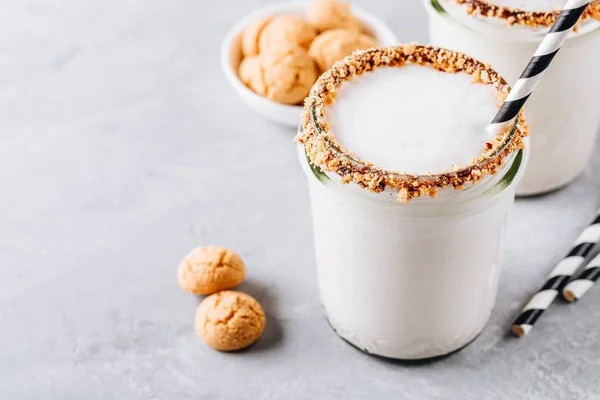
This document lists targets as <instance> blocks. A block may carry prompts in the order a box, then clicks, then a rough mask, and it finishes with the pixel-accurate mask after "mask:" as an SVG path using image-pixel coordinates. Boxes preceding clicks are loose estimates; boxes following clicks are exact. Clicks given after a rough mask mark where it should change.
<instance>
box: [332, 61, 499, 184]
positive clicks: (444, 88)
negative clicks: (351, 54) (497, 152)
mask: <svg viewBox="0 0 600 400" xmlns="http://www.w3.org/2000/svg"><path fill="white" fill-rule="evenodd" d="M471 80H472V78H471V76H470V75H469V74H465V73H463V74H446V73H440V72H438V71H436V70H434V69H433V68H429V67H423V66H418V65H406V66H404V67H402V68H394V67H382V68H380V69H378V70H377V71H375V72H373V73H370V74H364V75H361V76H360V79H356V80H353V81H350V82H347V83H345V84H344V85H342V86H341V88H340V89H339V93H338V98H337V99H336V101H335V102H334V103H333V104H332V105H331V106H330V108H329V111H328V121H329V123H330V128H331V130H332V132H335V135H336V137H337V138H338V140H339V141H340V143H341V144H342V145H343V146H345V147H346V148H349V149H351V150H352V151H353V152H354V153H355V154H357V155H358V156H359V157H360V158H361V159H364V160H368V161H369V162H372V163H373V164H375V165H377V166H379V167H382V168H385V169H388V170H397V171H401V172H410V173H413V174H427V173H434V172H442V171H444V170H447V169H451V168H452V167H453V165H454V164H459V165H467V164H469V163H470V162H471V160H472V159H473V158H475V157H477V156H479V154H481V151H482V149H483V146H484V144H485V143H486V142H487V141H489V140H491V139H493V136H490V134H489V133H487V131H486V126H487V124H488V123H489V122H490V121H491V120H492V119H493V118H494V115H495V114H496V112H497V111H498V107H497V105H498V104H499V102H500V100H499V98H498V96H497V94H496V91H495V89H494V88H493V87H492V86H490V85H483V84H474V83H471ZM432 97H435V98H437V99H438V100H439V101H437V102H432V101H431V100H432ZM424 104H430V105H431V107H424V106H423V105H424ZM400 116H401V118H399V117H400ZM434 116H435V117H434ZM424 125H425V126H424ZM366 133H368V134H366ZM423 153H429V154H430V155H431V156H430V157H423Z"/></svg>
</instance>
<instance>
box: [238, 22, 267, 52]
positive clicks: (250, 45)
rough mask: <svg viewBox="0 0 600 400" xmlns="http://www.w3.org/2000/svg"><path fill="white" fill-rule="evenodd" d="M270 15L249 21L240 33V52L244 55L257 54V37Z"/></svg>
mask: <svg viewBox="0 0 600 400" xmlns="http://www.w3.org/2000/svg"><path fill="white" fill-rule="evenodd" d="M271 19H273V18H272V17H266V18H261V19H259V20H256V21H254V22H253V23H251V24H250V25H249V26H248V27H247V28H246V29H245V30H244V33H242V53H243V54H244V56H246V57H248V56H255V55H257V54H258V38H260V34H261V33H262V31H263V29H264V28H265V26H267V24H268V23H269V22H271Z"/></svg>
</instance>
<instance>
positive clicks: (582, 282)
mask: <svg viewBox="0 0 600 400" xmlns="http://www.w3.org/2000/svg"><path fill="white" fill-rule="evenodd" d="M598 278H600V254H598V255H597V256H596V258H594V259H593V260H592V261H590V263H589V264H588V265H586V267H585V268H584V270H583V271H582V272H581V274H580V275H579V276H578V277H577V278H575V279H573V280H572V281H571V282H569V283H568V284H567V286H565V288H564V289H563V297H564V298H565V300H567V301H568V302H573V301H575V300H579V299H580V298H581V297H583V295H584V294H585V292H587V291H588V290H590V288H591V287H592V286H593V285H594V282H596V281H597V280H598Z"/></svg>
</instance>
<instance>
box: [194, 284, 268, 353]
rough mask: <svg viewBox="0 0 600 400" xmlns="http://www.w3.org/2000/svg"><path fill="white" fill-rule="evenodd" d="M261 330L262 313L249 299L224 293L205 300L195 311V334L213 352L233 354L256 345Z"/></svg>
mask: <svg viewBox="0 0 600 400" xmlns="http://www.w3.org/2000/svg"><path fill="white" fill-rule="evenodd" d="M264 328H265V312H264V311H263V309H262V307H261V305H260V304H259V303H258V302H257V301H256V300H254V298H252V297H251V296H249V295H247V294H245V293H242V292H236V291H230V290H227V291H224V292H219V293H215V294H213V295H211V296H208V297H207V298H206V299H204V300H203V301H202V303H200V305H199V306H198V310H197V311H196V332H197V333H198V335H199V336H200V337H201V338H202V340H204V342H206V344H208V345H209V346H210V347H212V348H213V349H215V350H221V351H235V350H240V349H243V348H245V347H248V346H250V345H251V344H252V343H254V342H256V341H257V340H258V338H259V337H260V335H261V334H262V332H263V330H264Z"/></svg>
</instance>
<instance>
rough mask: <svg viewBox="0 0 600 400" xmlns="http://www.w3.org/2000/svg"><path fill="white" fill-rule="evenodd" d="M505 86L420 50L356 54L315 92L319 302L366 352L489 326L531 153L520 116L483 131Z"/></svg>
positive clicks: (308, 155) (422, 352) (441, 343)
mask: <svg viewBox="0 0 600 400" xmlns="http://www.w3.org/2000/svg"><path fill="white" fill-rule="evenodd" d="M507 90H508V86H507V85H506V83H505V82H504V81H503V80H502V79H501V78H500V77H499V76H498V74H497V73H496V72H495V71H493V70H491V69H490V68H488V67H486V66H485V65H484V64H482V63H479V62H477V61H475V60H473V59H471V58H469V57H466V56H464V55H462V54H459V53H453V52H450V51H445V50H441V49H437V48H433V47H424V46H417V45H406V46H399V47H395V48H385V49H371V50H367V51H362V52H357V53H355V54H354V55H353V56H351V57H349V58H346V59H345V60H343V61H342V62H340V63H337V64H336V65H335V66H334V67H333V68H332V69H331V70H329V71H327V72H326V73H325V74H323V75H322V76H321V77H320V78H319V80H318V81H317V83H316V84H315V86H314V87H313V89H312V91H311V95H310V97H309V98H308V99H307V102H306V106H305V112H304V116H303V122H302V125H301V128H300V132H299V134H298V138H297V140H298V142H299V145H298V154H299V158H300V162H301V164H302V166H303V168H304V171H305V172H306V175H307V177H308V182H309V193H310V199H311V209H312V220H313V233H314V246H315V257H316V264H317V274H318V282H319V291H320V297H321V301H322V303H323V307H324V309H325V312H326V314H327V317H328V319H329V321H330V323H331V325H332V327H333V328H334V329H335V331H336V332H337V333H338V334H339V335H340V336H341V337H342V338H344V339H345V340H347V341H348V342H350V343H352V344H353V345H355V346H357V347H358V348H360V349H361V350H363V351H365V352H368V353H371V354H377V355H381V356H385V357H392V358H399V359H421V358H429V357H434V356H439V355H442V354H447V353H450V352H452V351H454V350H457V349H459V348H461V347H463V346H465V345H466V344H467V343H469V342H470V341H471V340H472V339H474V338H475V337H476V336H477V335H478V334H479V332H481V330H482V329H483V328H484V326H485V324H486V322H487V320H488V319H489V317H490V314H491V311H492V307H493V304H494V302H495V297H496V291H497V286H498V278H499V273H500V254H501V244H502V237H503V233H504V226H505V221H506V216H507V213H508V211H509V209H510V208H511V206H512V204H513V201H514V191H515V184H516V183H517V182H518V181H519V179H520V176H521V174H522V172H523V171H524V167H525V164H526V159H527V154H528V153H527V149H525V151H523V150H521V149H522V148H523V146H524V138H525V136H526V134H527V131H526V129H525V126H524V121H523V120H522V119H520V120H519V121H516V122H515V124H514V125H513V127H512V129H508V130H507V131H506V132H502V133H501V134H499V135H498V136H497V137H493V138H492V137H489V134H488V133H486V129H485V127H486V125H487V123H488V122H489V121H490V120H491V119H492V118H493V116H494V113H495V111H496V110H497V106H498V103H499V102H500V99H501V98H503V97H504V96H505V95H506V92H507Z"/></svg>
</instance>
